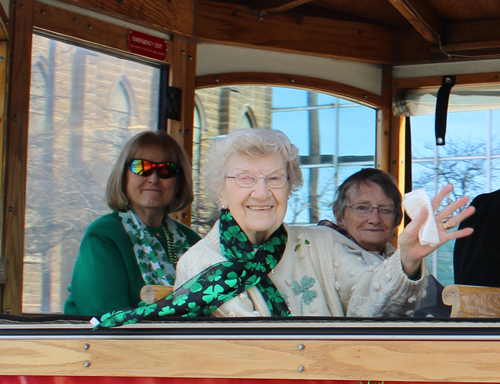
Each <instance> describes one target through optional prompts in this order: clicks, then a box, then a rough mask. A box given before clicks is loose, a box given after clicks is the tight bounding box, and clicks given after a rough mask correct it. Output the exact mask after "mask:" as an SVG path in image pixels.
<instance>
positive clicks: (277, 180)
mask: <svg viewBox="0 0 500 384" xmlns="http://www.w3.org/2000/svg"><path fill="white" fill-rule="evenodd" d="M226 178H228V179H234V182H235V183H236V185H237V186H238V187H241V188H252V187H253V186H254V185H255V184H257V180H259V179H264V182H265V183H266V184H267V186H268V187H269V188H272V189H277V188H283V187H284V186H285V184H286V183H287V182H288V180H289V179H290V178H289V177H286V176H285V175H270V176H260V177H255V176H253V175H249V174H247V173H240V174H239V175H235V176H226Z"/></svg>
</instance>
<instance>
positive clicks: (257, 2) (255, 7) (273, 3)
mask: <svg viewBox="0 0 500 384" xmlns="http://www.w3.org/2000/svg"><path fill="white" fill-rule="evenodd" d="M311 1H312V0H250V8H251V9H252V11H258V12H279V11H287V10H289V9H292V8H295V7H298V6H299V5H302V4H305V3H310V2H311Z"/></svg>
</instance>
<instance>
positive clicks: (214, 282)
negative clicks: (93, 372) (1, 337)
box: [91, 209, 291, 329]
mask: <svg viewBox="0 0 500 384" xmlns="http://www.w3.org/2000/svg"><path fill="white" fill-rule="evenodd" d="M219 231H220V243H221V248H222V254H223V255H224V257H226V258H227V261H223V262H220V263H217V264H214V265H213V266H211V267H209V268H207V269H205V270H204V271H203V272H201V273H199V274H198V275H196V276H194V277H193V278H192V279H190V280H189V281H187V282H186V283H184V284H183V285H182V286H181V287H179V288H178V289H177V290H175V292H173V293H172V294H170V295H169V296H167V297H165V298H164V299H161V300H159V301H157V302H156V303H153V304H146V303H144V302H142V303H141V304H140V306H139V308H125V309H121V310H118V311H113V312H110V313H107V314H105V315H103V316H101V320H100V323H99V322H98V320H97V319H95V318H94V319H92V321H91V322H92V323H93V324H94V325H95V328H94V329H98V328H105V327H116V326H121V325H126V324H133V323H136V322H138V321H140V320H143V319H150V320H151V319H156V320H158V319H160V318H161V317H163V316H182V317H197V316H207V315H209V314H210V313H212V312H213V311H214V310H216V309H217V308H218V307H219V306H221V305H222V304H224V303H225V302H227V301H229V300H231V299H232V298H234V297H236V296H238V295H239V294H240V293H242V292H244V291H246V290H248V289H249V288H251V287H253V286H256V287H257V288H258V289H259V291H260V292H261V294H262V295H263V297H264V299H265V300H266V303H267V306H268V308H269V310H270V312H271V316H274V317H278V316H291V314H290V311H289V310H288V307H287V305H286V303H285V301H284V299H283V296H281V294H280V292H279V291H278V290H277V289H276V287H275V286H274V284H273V283H272V281H271V279H269V277H268V274H269V273H271V272H272V270H273V269H274V268H275V267H276V265H277V264H278V263H279V262H280V260H281V258H282V256H283V253H284V251H285V247H286V242H287V232H286V229H285V227H284V226H283V225H281V226H280V227H279V228H278V229H277V230H276V231H275V232H274V233H273V234H272V235H271V236H270V237H269V239H267V240H266V241H265V242H264V243H263V244H260V245H259V246H258V247H257V249H255V250H254V247H253V245H252V244H251V243H250V241H249V240H248V237H247V236H246V234H245V232H243V231H242V229H241V228H240V226H239V225H238V223H237V222H236V221H235V220H234V218H233V216H232V215H231V212H229V211H228V210H227V209H223V210H221V217H220V225H219Z"/></svg>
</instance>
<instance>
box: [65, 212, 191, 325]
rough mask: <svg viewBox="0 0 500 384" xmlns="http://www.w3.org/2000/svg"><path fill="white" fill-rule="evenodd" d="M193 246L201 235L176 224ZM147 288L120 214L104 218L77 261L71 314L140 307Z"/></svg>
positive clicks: (88, 236) (89, 231)
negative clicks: (143, 290)
mask: <svg viewBox="0 0 500 384" xmlns="http://www.w3.org/2000/svg"><path fill="white" fill-rule="evenodd" d="M176 224H177V225H178V227H179V229H180V230H181V231H182V232H183V233H184V234H185V235H186V239H187V241H188V243H189V244H190V246H192V245H194V244H195V243H196V242H197V241H198V240H200V236H199V235H198V234H197V233H195V232H194V231H193V230H191V229H190V228H189V227H187V226H185V225H184V224H182V223H179V222H177V221H176ZM144 285H145V282H144V280H143V278H142V274H141V271H140V269H139V265H138V264H137V259H136V257H135V254H134V251H133V246H132V243H131V241H130V238H129V237H128V235H127V233H126V232H125V229H124V228H123V225H122V222H121V219H120V216H118V213H117V212H112V213H110V214H107V215H104V216H102V217H100V218H99V219H97V220H96V221H94V222H93V223H92V224H91V225H90V226H89V227H88V229H87V232H86V233H85V236H84V237H83V240H82V244H81V245H80V253H79V254H78V258H77V259H76V262H75V267H74V270H73V277H72V280H71V285H70V286H69V287H68V290H69V291H70V295H69V297H68V299H67V300H66V303H65V304H64V313H65V314H68V315H86V316H100V315H102V314H104V313H107V312H111V311H114V310H117V309H121V308H127V307H134V308H135V307H137V306H138V304H139V302H140V301H141V299H140V296H139V294H140V291H141V288H142V287H143V286H144Z"/></svg>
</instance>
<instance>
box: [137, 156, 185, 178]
mask: <svg viewBox="0 0 500 384" xmlns="http://www.w3.org/2000/svg"><path fill="white" fill-rule="evenodd" d="M180 170H181V168H180V167H179V166H178V165H177V164H175V163H154V162H152V161H149V160H142V159H133V160H131V161H130V171H131V172H132V173H135V174H136V175H139V176H142V177H149V176H151V175H152V174H153V172H155V171H156V174H157V175H158V177H159V178H160V179H169V178H171V177H174V176H177V174H178V173H179V172H180Z"/></svg>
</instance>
